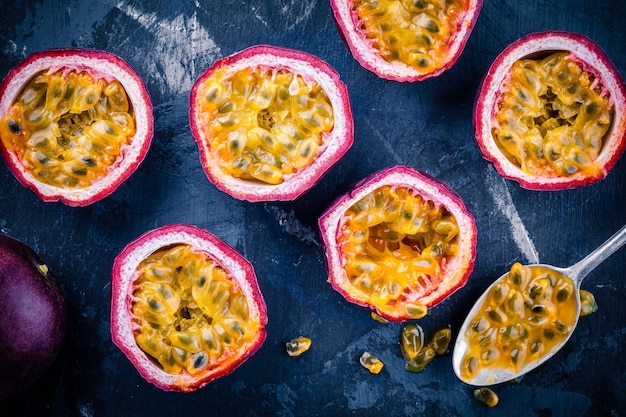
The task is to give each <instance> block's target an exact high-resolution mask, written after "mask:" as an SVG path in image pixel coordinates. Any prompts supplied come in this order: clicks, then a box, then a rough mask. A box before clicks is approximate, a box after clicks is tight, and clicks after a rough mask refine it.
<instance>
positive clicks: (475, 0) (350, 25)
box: [330, 0, 483, 82]
mask: <svg viewBox="0 0 626 417" xmlns="http://www.w3.org/2000/svg"><path fill="white" fill-rule="evenodd" d="M352 4H353V1H352V0H330V7H331V9H332V11H333V15H334V17H335V21H336V22H337V26H338V27H339V30H340V31H341V35H342V37H343V39H344V40H345V42H346V43H347V45H348V48H349V49H350V52H351V53H352V56H353V57H354V59H356V60H357V61H358V62H359V64H361V66H363V68H365V69H367V70H369V71H371V72H373V73H374V74H376V75H378V76H379V77H380V78H384V79H387V80H392V81H400V82H416V81H423V80H426V79H428V78H433V77H437V76H438V75H440V74H441V73H443V72H444V71H446V70H448V69H450V68H451V67H452V66H453V65H454V64H455V63H456V61H457V60H458V59H459V56H461V53H462V52H463V49H464V48H465V45H466V44H467V41H468V40H469V37H470V35H471V33H472V30H473V29H474V26H475V25H476V20H477V19H478V16H479V14H480V10H481V8H482V6H483V0H469V5H468V12H467V15H466V16H465V19H464V20H463V21H462V22H461V24H460V27H459V28H458V32H457V33H456V35H455V36H454V37H453V38H452V40H451V42H450V49H449V55H448V60H447V62H446V63H445V64H444V65H442V66H441V67H440V68H438V69H436V70H435V71H433V72H427V73H424V72H420V71H417V70H416V69H415V68H413V67H411V66H410V65H407V64H404V63H401V62H395V63H392V62H389V61H387V60H385V59H384V58H382V57H381V56H380V53H379V52H378V50H376V49H375V48H373V47H372V46H371V42H372V41H371V40H369V39H367V38H366V37H365V34H364V33H363V32H361V30H360V24H359V22H358V17H357V15H356V12H355V11H354V10H353V9H352Z"/></svg>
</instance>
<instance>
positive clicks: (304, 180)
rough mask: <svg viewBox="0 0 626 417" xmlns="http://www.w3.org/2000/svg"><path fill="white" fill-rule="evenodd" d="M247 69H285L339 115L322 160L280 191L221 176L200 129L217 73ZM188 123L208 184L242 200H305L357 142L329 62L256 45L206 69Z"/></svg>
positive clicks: (286, 178)
mask: <svg viewBox="0 0 626 417" xmlns="http://www.w3.org/2000/svg"><path fill="white" fill-rule="evenodd" d="M248 67H260V68H267V69H280V68H283V69H286V70H289V71H292V72H294V73H296V74H299V75H300V76H302V77H303V78H304V80H305V81H307V82H310V81H316V82H317V83H318V84H319V85H320V86H321V87H322V89H323V90H324V91H325V92H326V94H327V95H328V98H329V99H330V101H331V106H332V108H333V113H334V115H335V125H334V127H333V130H332V133H331V135H329V136H326V137H324V138H323V144H322V145H321V146H320V147H319V151H318V155H317V157H316V158H315V160H314V161H313V162H312V163H311V165H309V166H307V167H305V168H302V169H301V170H299V171H298V172H296V173H294V174H289V175H284V176H283V179H284V181H283V182H282V183H280V184H277V185H269V184H263V183H260V182H253V181H246V180H241V179H238V178H235V177H233V176H231V175H228V174H226V173H224V172H223V171H222V169H221V168H220V166H219V163H218V161H217V160H216V159H215V156H213V154H212V153H211V152H210V150H209V143H210V138H208V137H207V135H206V132H205V129H204V128H203V124H202V112H201V109H200V106H198V105H197V104H196V103H197V101H198V99H199V98H198V95H199V94H201V91H200V90H201V87H202V86H203V84H204V83H205V81H206V80H207V79H208V78H210V77H212V76H213V74H214V73H216V72H218V71H221V70H226V74H225V75H228V74H231V73H234V72H236V71H240V70H242V69H244V68H248ZM189 119H190V126H191V132H192V134H193V136H194V138H195V140H196V143H197V145H198V149H199V151H200V160H201V163H202V167H203V169H204V171H205V173H206V175H207V177H208V178H209V180H210V181H211V182H212V183H213V184H215V186H217V188H219V189H220V190H222V191H224V192H226V193H227V194H229V195H231V196H232V197H234V198H237V199H239V200H247V201H250V202H258V201H290V200H295V199H296V198H298V197H299V196H300V195H302V194H304V193H305V192H306V191H308V190H309V189H310V188H311V187H313V186H314V185H315V183H317V181H319V179H320V178H321V177H322V176H323V175H324V174H325V173H326V172H327V171H328V170H329V169H330V168H331V167H332V166H333V165H334V164H335V163H336V162H337V161H338V160H339V159H340V158H341V157H342V156H343V155H344V154H345V153H346V152H347V151H348V149H350V147H351V146H352V143H353V142H354V124H353V119H352V108H351V106H350V98H349V96H348V89H347V87H346V85H345V84H344V83H343V82H342V81H341V80H340V78H339V74H338V73H337V72H336V71H335V70H334V69H333V68H332V67H331V66H330V65H328V64H327V63H326V62H324V61H322V60H320V59H319V58H317V57H315V56H313V55H311V54H308V53H306V52H301V51H296V50H293V49H287V48H281V47H276V46H269V45H257V46H252V47H250V48H247V49H244V50H243V51H241V52H238V53H235V54H233V55H231V56H228V57H226V58H223V59H221V60H219V61H217V62H215V64H213V66H212V67H211V68H209V69H207V70H206V71H205V72H204V73H203V74H202V75H201V76H200V77H199V78H198V80H197V81H196V82H195V84H194V85H193V87H192V89H191V94H190V105H189Z"/></svg>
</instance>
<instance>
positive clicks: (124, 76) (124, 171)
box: [0, 48, 154, 206]
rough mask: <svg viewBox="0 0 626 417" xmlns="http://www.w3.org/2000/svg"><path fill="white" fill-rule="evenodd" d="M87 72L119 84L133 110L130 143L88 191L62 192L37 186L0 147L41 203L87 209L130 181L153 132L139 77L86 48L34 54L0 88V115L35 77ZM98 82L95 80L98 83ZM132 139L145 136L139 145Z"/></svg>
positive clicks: (148, 102) (115, 60) (121, 63)
mask: <svg viewBox="0 0 626 417" xmlns="http://www.w3.org/2000/svg"><path fill="white" fill-rule="evenodd" d="M72 70H74V71H78V72H81V71H85V72H88V73H89V74H90V75H92V76H93V77H97V78H103V79H105V80H106V81H107V82H109V81H112V80H114V79H115V80H118V81H119V82H120V83H121V84H122V86H123V87H124V90H125V91H126V94H127V96H128V99H129V101H130V103H131V104H132V106H133V110H134V118H135V125H136V132H135V135H133V139H131V141H130V142H131V143H130V145H125V146H124V147H123V148H122V149H123V156H122V157H121V158H118V159H117V160H116V161H115V163H114V164H113V165H112V166H111V167H110V169H109V173H108V174H107V175H106V176H104V177H102V178H100V179H98V180H97V181H96V182H94V183H93V184H92V185H91V186H89V187H88V188H77V189H60V188H59V187H55V186H52V185H48V184H45V183H42V182H40V181H39V180H38V179H37V178H35V177H34V176H33V175H32V174H31V173H30V172H28V171H26V170H24V169H21V167H22V166H23V164H22V162H21V160H20V159H19V158H18V156H17V155H16V154H15V153H14V152H12V151H9V150H7V149H6V148H5V147H4V146H0V150H1V151H2V154H3V156H4V157H5V159H6V160H7V161H10V163H7V166H8V167H9V169H10V170H11V172H12V173H13V175H14V176H15V177H16V178H17V180H18V181H19V182H20V183H21V184H22V185H23V186H25V187H26V188H29V189H31V190H33V191H34V192H35V193H36V194H37V195H38V196H39V197H40V198H41V199H42V200H43V201H46V202H55V201H61V202H63V203H64V204H67V205H69V206H86V205H89V204H91V203H93V202H95V201H98V200H100V199H102V198H104V197H106V196H107V195H109V194H111V193H113V192H114V191H115V190H116V189H117V187H118V186H119V185H121V184H122V183H123V182H124V181H126V180H127V179H128V177H130V175H131V174H132V173H133V172H134V170H135V169H136V167H137V166H138V165H139V164H140V163H141V162H142V161H143V159H144V158H145V156H146V154H147V152H148V149H149V147H150V144H151V141H152V137H153V134H154V119H153V115H152V101H151V99H150V96H149V94H148V91H147V89H146V87H145V85H144V84H143V81H142V80H141V78H140V77H139V75H138V74H137V73H136V72H135V71H134V70H133V68H132V67H131V66H130V65H129V64H128V63H127V62H126V61H124V60H123V59H122V58H120V57H119V56H117V55H114V54H112V53H109V52H105V51H99V50H89V49H77V48H66V49H50V50H43V51H39V52H34V53H33V54H31V55H29V56H28V57H27V58H26V59H25V60H24V61H22V62H21V63H20V64H18V65H17V66H16V67H14V68H13V69H11V70H10V71H9V73H8V74H7V76H6V77H5V78H4V80H3V81H2V84H0V93H1V97H0V114H6V112H7V111H8V109H9V108H10V107H11V106H12V105H13V103H14V102H15V99H16V98H17V97H18V96H19V94H20V93H21V91H22V88H23V87H24V86H25V85H26V83H28V81H30V80H31V79H32V77H34V76H35V75H37V74H38V73H40V72H42V71H48V72H50V73H54V72H57V71H66V72H69V71H72ZM97 78H96V79H97ZM136 138H145V140H143V141H142V142H140V141H138V140H136Z"/></svg>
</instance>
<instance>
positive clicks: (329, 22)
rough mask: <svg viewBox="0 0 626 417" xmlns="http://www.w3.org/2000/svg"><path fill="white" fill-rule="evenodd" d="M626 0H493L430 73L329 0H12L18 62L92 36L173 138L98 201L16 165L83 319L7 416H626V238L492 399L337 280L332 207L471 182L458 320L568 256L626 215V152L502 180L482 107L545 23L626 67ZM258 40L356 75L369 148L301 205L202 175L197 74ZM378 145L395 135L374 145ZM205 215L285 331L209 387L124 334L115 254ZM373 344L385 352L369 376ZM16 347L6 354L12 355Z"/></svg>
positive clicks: (6, 56) (2, 171) (0, 213)
mask: <svg viewBox="0 0 626 417" xmlns="http://www.w3.org/2000/svg"><path fill="white" fill-rule="evenodd" d="M624 16H626V2H623V1H614V0H598V1H596V2H582V1H580V0H538V1H534V2H522V1H518V0H501V1H495V0H493V1H492V0H486V1H485V5H484V7H483V10H482V13H481V16H480V18H479V20H478V23H477V25H476V28H475V31H474V33H473V35H472V37H471V39H470V40H469V43H468V45H467V48H466V50H465V52H464V53H463V55H462V56H461V58H460V59H459V61H458V62H457V64H456V66H455V67H453V68H452V69H451V70H449V71H448V72H446V73H444V74H443V75H441V76H440V77H438V78H436V79H433V80H428V81H425V82H422V83H418V84H412V85H411V84H399V83H394V82H391V81H384V80H380V79H378V78H377V77H375V76H374V75H372V74H371V73H369V72H367V71H366V70H364V69H363V68H361V67H360V66H359V65H358V64H357V63H356V61H355V60H354V59H353V58H352V57H351V56H350V54H349V52H348V50H347V48H346V46H345V45H344V43H343V41H342V39H341V37H340V36H339V33H338V31H337V29H336V27H335V23H334V21H333V19H332V16H331V12H330V10H329V6H328V2H327V1H326V0H309V1H303V0H249V1H240V0H238V1H234V0H221V1H217V0H207V1H200V0H196V1H171V0H169V1H162V0H151V1H148V0H144V1H134V0H95V1H82V0H61V1H52V0H40V1H34V0H25V1H12V2H8V1H6V0H4V1H3V2H2V3H1V5H0V53H1V56H2V59H1V60H0V74H2V75H4V74H6V73H7V71H8V70H9V69H10V68H11V67H12V66H13V65H15V64H17V63H18V62H20V61H21V60H22V59H23V58H24V57H25V56H26V55H28V54H29V53H31V52H34V51H37V50H41V49H46V48H51V47H66V46H76V47H88V48H99V49H105V50H108V51H111V52H114V53H116V54H118V55H120V56H121V57H123V58H124V59H126V60H127V61H128V62H129V63H130V64H131V65H132V66H133V67H134V68H135V69H136V70H137V71H138V72H139V74H140V75H141V76H142V77H143V78H144V79H145V81H146V83H147V86H148V89H149V91H150V94H151V96H152V99H153V101H154V114H155V124H156V126H155V128H156V129H155V130H156V132H155V137H154V140H153V143H152V147H151V149H150V151H149V153H148V155H147V157H146V159H145V161H144V163H143V164H142V165H141V166H140V168H139V169H138V170H137V171H136V172H135V174H134V175H133V176H132V177H131V178H130V179H129V180H128V181H127V182H126V183H125V184H124V185H122V186H121V187H120V188H119V189H118V190H117V191H116V192H115V193H114V194H112V195H111V196H109V197H108V198H106V199H104V200H102V201H100V202H98V203H95V204H93V205H92V206H89V207H86V208H70V207H66V206H64V205H62V204H46V203H43V202H41V201H40V200H39V199H38V198H37V197H36V196H35V195H34V194H33V193H32V192H31V191H28V190H27V189H25V188H23V187H22V186H21V185H19V184H18V182H17V181H16V180H15V178H14V177H13V176H12V175H11V174H10V172H9V171H8V169H7V168H6V166H5V165H4V163H0V230H2V232H5V233H7V234H9V235H12V236H14V237H16V238H18V239H21V240H23V241H25V242H26V243H28V244H29V245H30V246H32V247H33V248H34V249H35V250H36V251H37V252H38V253H39V254H40V255H41V256H42V257H43V258H44V259H45V260H46V261H47V262H48V264H49V266H50V268H51V270H53V271H54V272H55V273H56V275H57V277H58V279H59V281H60V284H61V286H62V288H63V290H64V292H65V294H66V297H67V301H68V305H69V310H70V325H69V335H68V339H67V343H66V345H65V348H64V350H63V352H62V354H61V356H60V357H59V358H58V360H57V361H56V363H55V364H54V366H53V367H52V368H51V369H50V371H49V372H48V373H46V375H45V376H44V377H43V378H42V379H41V380H40V381H39V383H38V384H37V385H35V386H34V387H33V388H32V389H31V390H29V391H28V392H26V393H24V394H23V395H21V396H18V397H16V398H13V399H11V400H9V401H5V402H3V403H0V414H1V415H3V416H55V417H56V416H84V417H91V416H115V417H130V416H160V415H173V416H183V415H188V416H191V415H202V416H266V415H275V416H350V415H354V416H357V415H358V416H416V415H425V416H464V417H465V416H470V417H471V416H480V415H490V416H491V415H493V416H541V417H544V416H613V417H615V416H626V361H624V359H623V358H624V356H623V355H624V348H623V346H624V345H625V343H626V311H625V310H624V308H623V305H624V304H625V295H624V294H626V280H625V279H624V275H625V272H626V267H625V265H626V250H622V251H621V252H618V253H617V254H615V255H614V256H613V257H611V258H610V259H609V260H607V261H606V262H605V263H604V264H603V265H602V266H600V267H599V268H598V269H597V270H596V271H594V272H593V274H592V275H591V276H590V277H589V278H588V279H587V280H586V281H585V283H584V287H585V288H586V289H588V290H590V291H592V292H593V293H594V294H595V297H596V299H597V301H598V303H599V310H598V312H597V313H595V314H594V315H592V316H590V317H587V318H584V319H582V320H581V322H580V325H579V328H578V329H577V330H576V333H575V334H574V335H573V337H572V339H571V341H570V343H569V344H568V345H567V346H566V347H565V348H564V349H563V351H562V352H560V353H559V354H558V355H557V356H556V357H555V358H554V359H552V360H551V361H549V362H548V363H547V364H545V365H544V366H543V367H541V368H540V369H538V370H537V371H535V372H533V373H532V374H531V375H528V376H526V377H525V378H523V380H522V381H520V382H519V383H517V384H511V385H506V386H499V387H496V392H497V393H498V395H499V396H500V405H499V406H498V407H496V408H494V409H487V408H486V407H484V406H482V405H480V404H478V403H477V402H475V401H474V399H473V398H472V396H471V387H469V386H467V385H465V384H463V383H461V382H460V381H459V380H457V379H456V377H455V376H454V373H453V371H452V368H451V356H450V355H447V356H445V357H442V358H439V359H437V360H436V362H435V363H433V364H432V365H431V366H430V367H429V368H427V370H426V371H425V372H423V373H421V374H411V373H407V372H405V371H404V369H403V359H402V357H401V355H400V352H399V349H398V344H397V340H398V336H399V331H400V325H399V324H390V325H382V324H380V323H377V322H375V321H373V320H372V319H371V318H370V316H369V312H368V311H367V310H366V309H364V308H361V307H357V306H355V305H352V304H349V303H347V302H346V301H344V300H343V298H341V297H340V296H339V295H338V294H337V293H335V292H334V291H333V290H332V289H331V288H330V285H328V283H327V282H326V279H327V275H326V269H325V264H324V255H323V248H322V246H321V243H320V238H319V234H318V230H317V223H316V221H317V217H318V216H319V215H320V214H321V212H322V211H323V210H324V209H325V208H326V206H327V205H328V204H329V203H330V202H331V200H332V199H333V198H335V197H336V196H338V195H339V194H341V193H343V192H345V191H346V190H347V188H348V186H349V185H350V184H351V183H353V182H355V181H357V180H359V179H361V178H362V177H364V176H366V175H367V174H369V173H371V172H374V171H376V170H378V169H380V168H383V167H386V166H389V165H394V164H406V165H409V166H412V167H415V168H418V169H420V170H423V171H425V172H427V173H429V174H431V175H434V176H436V177H438V178H440V179H441V180H443V181H444V182H446V183H447V184H449V185H450V186H451V187H452V188H454V189H455V190H456V191H457V192H458V193H459V194H460V195H461V196H462V197H463V198H464V199H465V201H466V202H467V205H468V206H469V208H470V210H471V211H472V212H473V214H474V215H475V217H476V220H477V224H478V229H479V239H478V255H477V260H476V269H475V272H474V273H473V274H472V276H471V278H470V281H469V283H468V285H467V286H466V287H465V288H463V289H462V290H460V291H458V292H457V293H455V294H454V295H453V296H452V297H451V298H449V299H448V300H446V301H445V302H444V303H443V304H441V305H439V306H437V307H436V308H434V309H433V310H432V311H430V313H429V315H428V316H427V317H426V318H424V319H423V320H421V321H420V324H421V325H422V326H423V327H424V328H425V329H426V331H427V332H430V331H434V330H435V329H437V328H439V327H441V326H445V325H451V326H452V329H453V331H454V330H456V329H458V326H459V325H460V323H461V321H462V320H463V317H464V314H465V313H466V312H467V311H468V310H469V308H470V306H471V305H472V304H473V301H474V300H475V299H476V298H477V297H478V295H479V294H480V292H481V291H482V290H483V289H484V288H486V287H487V286H488V285H489V283H490V282H491V281H492V279H493V278H495V277H496V276H499V275H500V274H501V273H502V272H504V271H505V270H507V269H508V268H509V267H510V265H511V263H513V262H514V261H521V262H528V261H535V262H536V261H541V262H546V263H554V264H556V265H563V266H566V265H570V264H572V263H574V262H576V261H578V260H579V259H580V258H582V257H583V256H584V255H585V254H587V253H588V252H589V251H590V250H592V249H593V248H595V247H596V246H597V245H598V244H600V243H601V242H602V241H603V240H604V239H606V238H607V237H609V236H610V235H611V234H612V233H613V232H614V231H616V230H617V229H618V228H619V227H620V226H621V225H622V224H624V223H626V197H625V195H626V193H625V192H624V190H625V188H626V184H625V181H626V160H625V159H624V158H622V159H621V161H620V162H619V163H618V164H617V166H616V168H615V169H614V171H613V172H612V173H611V174H610V175H609V176H608V177H607V178H606V179H605V180H604V181H602V182H600V183H598V184H596V185H592V186H589V187H584V188H580V189H577V190H571V191H561V192H551V193H542V192H531V191H526V190H523V189H521V188H520V187H519V186H518V185H517V184H516V183H514V182H509V181H505V180H503V179H501V178H500V177H499V176H498V175H497V174H496V173H495V171H494V170H493V168H492V167H491V165H490V164H489V163H487V162H486V161H484V160H483V158H482V157H481V155H480V152H479V150H478V148H477V146H476V143H475V141H474V138H473V130H472V125H471V115H472V105H473V101H474V97H475V93H476V90H477V88H478V84H479V82H480V79H481V77H482V76H483V74H484V73H485V71H486V69H487V67H488V66H489V65H490V63H491V62H492V60H493V59H494V58H495V56H496V55H497V54H498V53H499V52H500V51H501V50H502V49H503V48H504V47H505V46H506V45H507V44H509V43H510V42H512V41H514V40H515V39H517V38H519V37H521V36H523V35H525V34H527V33H529V32H532V31H539V30H547V29H561V30H570V31H576V32H580V33H583V34H585V35H587V36H589V37H591V38H592V39H594V40H595V41H596V42H598V43H599V44H600V45H601V46H602V48H603V49H604V50H605V51H606V52H607V54H608V55H609V56H610V57H611V59H612V60H613V62H614V63H615V65H616V66H617V68H618V69H619V70H620V71H621V72H622V73H623V74H624V73H626V30H625V29H624ZM257 43H268V44H274V45H280V46H287V47H291V48H296V49H301V50H304V51H307V52H310V53H313V54H315V55H317V56H319V57H320V58H322V59H324V60H326V61H327V62H329V63H330V64H331V65H332V66H334V67H335V68H336V69H337V71H338V72H339V73H340V74H341V77H342V79H343V80H344V81H345V83H346V84H347V85H348V88H349V90H350V94H351V99H352V103H353V111H354V119H355V120H354V121H355V145H354V147H353V148H352V149H351V150H350V151H349V152H348V153H347V154H346V156H345V158H344V159H342V160H341V161H340V162H339V163H338V164H337V165H336V166H335V167H334V168H333V169H332V170H331V171H330V172H329V173H328V175H326V176H325V177H324V178H323V179H322V180H321V181H320V182H319V184H318V185H317V186H316V187H315V188H313V189H312V190H311V191H310V192H308V193H307V194H306V195H304V196H303V197H301V198H300V199H299V200H298V201H295V202H293V203H257V204H250V203H246V202H240V201H238V200H234V199H232V198H230V197H229V196H227V195H225V194H223V193H221V192H220V191H218V190H217V189H216V188H215V187H214V186H213V185H211V184H210V183H209V181H208V180H207V178H206V176H205V175H204V173H203V171H202V169H201V167H200V163H199V159H198V154H197V148H196V147H195V144H194V142H193V138H192V136H191V133H190V131H189V126H188V120H187V100H188V93H189V89H190V87H191V85H192V83H193V81H194V80H195V78H196V77H197V76H198V75H199V74H200V73H201V72H202V71H203V70H204V69H205V68H206V67H207V66H209V65H211V64H212V63H213V62H214V61H215V60H216V59H218V58H220V57H223V56H225V55H229V54H231V53H233V52H236V51H238V50H241V49H243V48H245V47H247V46H250V45H253V44H257ZM372 149H376V150H377V152H372ZM174 222H184V223H191V224H195V225H198V226H200V227H202V228H205V229H207V230H209V231H211V232H213V233H214V234H216V235H217V236H219V237H220V238H222V239H223V240H225V241H226V242H227V243H229V244H230V245H232V246H233V247H234V248H236V249H237V250H239V251H240V252H241V253H242V254H243V255H244V256H246V257H247V258H248V259H249V260H250V261H251V262H252V263H253V264H254V266H255V269H256V272H257V275H258V277H259V283H260V286H261V289H262V291H263V293H264V295H265V298H266V301H267V304H268V310H269V325H268V338H267V341H266V343H265V344H264V346H263V347H262V348H261V349H260V350H259V351H258V353H257V354H256V355H255V356H253V357H252V358H251V359H250V360H248V361H247V362H246V363H245V364H244V365H242V366H241V367H240V368H239V369H237V370H236V371H235V372H234V373H233V374H231V375H229V376H227V377H225V378H222V379H220V380H218V381H215V382H213V383H212V384H210V385H209V386H207V387H206V388H204V389H201V390H199V391H197V392H194V393H191V394H179V393H166V392H162V391H160V390H158V389H157V388H155V387H153V386H152V385H150V384H148V383H147V382H145V381H144V380H143V379H141V377H140V376H139V374H138V373H137V372H136V371H135V369H134V367H133V366H132V365H131V364H130V362H129V361H128V360H127V359H126V358H125V357H124V355H123V354H122V353H121V352H120V351H119V350H118V349H117V348H116V347H115V346H114V345H113V344H112V343H111V338H110V334H109V308H110V301H109V299H110V271H111V267H112V263H113V259H114V257H115V256H116V254H117V253H118V252H119V251H120V250H121V249H122V248H123V247H124V246H125V245H126V244H127V243H128V242H130V241H131V240H133V239H134V238H135V237H137V236H138V235H140V234H142V233H143V232H145V231H147V230H149V229H152V228H154V227H157V226H160V225H164V224H168V223H174ZM300 335H306V336H308V337H310V338H311V339H312V341H313V345H312V347H311V350H310V351H309V352H307V353H306V354H304V355H303V356H301V357H299V358H291V357H288V356H287V355H286V354H285V352H284V343H285V341H287V340H289V339H291V338H292V337H296V336H300ZM364 350H368V351H370V352H372V353H374V354H376V355H378V356H379V357H380V358H381V359H382V360H383V362H384V363H385V368H384V369H383V371H382V372H381V373H380V374H379V375H371V374H369V373H368V372H367V371H366V370H365V369H363V368H362V367H361V366H360V365H359V363H358V357H359V356H360V354H361V353H362V352H363V351H364ZM0 360H1V358H0Z"/></svg>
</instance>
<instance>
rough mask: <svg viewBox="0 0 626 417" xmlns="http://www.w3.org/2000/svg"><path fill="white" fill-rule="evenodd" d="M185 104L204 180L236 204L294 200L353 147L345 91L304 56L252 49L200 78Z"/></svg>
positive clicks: (287, 51) (332, 73) (330, 72)
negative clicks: (205, 177)
mask: <svg viewBox="0 0 626 417" xmlns="http://www.w3.org/2000/svg"><path fill="white" fill-rule="evenodd" d="M190 101H191V102H190V110H189V117H190V124H191V131H192V133H193V135H194V137H195V139H196V142H197V144H198V148H199V150H200V159H201V162H202V166H203V168H204V170H205V172H206V174H207V176H208V177H209V180H211V182H213V183H214V184H215V185H216V186H217V187H218V188H219V189H221V190H222V191H225V192H226V193H228V194H230V195H231V196H233V197H235V198H238V199H240V200H248V201H280V200H294V199H295V198H297V197H299V196H300V195H301V194H303V193H304V192H306V191H307V190H308V189H309V188H311V187H312V186H313V185H314V184H315V183H316V182H317V181H318V180H319V179H320V178H321V176H322V175H323V174H324V173H325V172H326V171H328V170H329V169H330V168H331V167H332V165H334V164H335V162H337V161H338V160H339V158H341V157H342V156H343V155H344V154H345V153H346V151H347V150H348V149H349V148H350V146H352V142H353V140H354V127H353V121H352V110H351V107H350V100H349V97H348V91H347V88H346V86H345V85H344V84H343V82H342V81H341V80H340V79H339V75H338V74H337V73H336V72H335V71H334V70H333V69H332V68H331V67H330V66H329V65H328V64H326V63H325V62H323V61H321V60H320V59H318V58H316V57H314V56H312V55H310V54H307V53H305V52H300V51H294V50H291V49H285V48H279V47H274V46H266V45H259V46H254V47H251V48H248V49H246V50H244V51H242V52H239V53H236V54H234V55H232V56H229V57H226V58H224V59H222V60H219V61H217V62H216V63H215V64H214V65H213V66H212V67H211V68H209V69H208V70H207V71H206V72H205V73H204V74H202V76H200V78H199V79H198V80H197V81H196V83H195V84H194V86H193V88H192V89H191V98H190Z"/></svg>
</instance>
